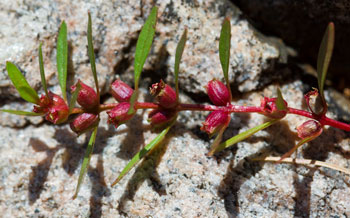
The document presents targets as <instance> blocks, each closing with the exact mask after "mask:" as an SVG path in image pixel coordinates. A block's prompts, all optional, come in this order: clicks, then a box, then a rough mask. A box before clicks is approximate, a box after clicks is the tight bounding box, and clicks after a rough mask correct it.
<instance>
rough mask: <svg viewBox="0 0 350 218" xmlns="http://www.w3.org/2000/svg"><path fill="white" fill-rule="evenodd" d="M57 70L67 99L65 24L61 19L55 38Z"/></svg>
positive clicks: (63, 93) (64, 96)
mask: <svg viewBox="0 0 350 218" xmlns="http://www.w3.org/2000/svg"><path fill="white" fill-rule="evenodd" d="M56 58H57V72H58V80H59V83H60V86H61V91H62V95H63V98H64V100H65V101H67V94H66V85H67V66H68V43H67V25H66V23H65V22H64V21H63V22H62V24H61V27H60V31H59V33H58V38H57V57H56Z"/></svg>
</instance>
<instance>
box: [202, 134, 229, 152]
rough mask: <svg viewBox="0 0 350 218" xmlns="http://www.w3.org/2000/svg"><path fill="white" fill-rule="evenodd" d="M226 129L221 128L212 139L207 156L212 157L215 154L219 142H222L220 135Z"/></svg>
mask: <svg viewBox="0 0 350 218" xmlns="http://www.w3.org/2000/svg"><path fill="white" fill-rule="evenodd" d="M225 130H226V128H222V129H220V131H219V133H218V135H217V136H216V138H215V139H214V142H213V144H212V145H211V146H210V147H211V148H210V151H209V152H208V154H207V155H208V156H212V155H214V153H215V152H216V150H217V149H218V147H219V145H220V142H221V140H222V135H223V134H224V132H225Z"/></svg>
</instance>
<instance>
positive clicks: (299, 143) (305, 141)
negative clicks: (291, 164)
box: [277, 134, 320, 163]
mask: <svg viewBox="0 0 350 218" xmlns="http://www.w3.org/2000/svg"><path fill="white" fill-rule="evenodd" d="M319 135H320V134H318V135H315V136H310V137H307V138H304V139H302V140H301V141H300V142H298V144H297V145H295V146H294V147H293V148H292V149H291V150H290V151H288V152H287V153H285V154H284V155H283V156H282V157H281V159H280V160H279V161H277V163H281V162H282V161H283V159H285V158H287V157H289V156H290V155H292V154H293V153H294V152H295V151H296V150H297V149H298V148H299V147H300V146H302V145H303V144H305V143H307V142H310V141H312V140H314V139H315V138H317V137H318V136H319Z"/></svg>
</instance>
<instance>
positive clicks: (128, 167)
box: [112, 120, 175, 186]
mask: <svg viewBox="0 0 350 218" xmlns="http://www.w3.org/2000/svg"><path fill="white" fill-rule="evenodd" d="M174 123H175V120H174V121H173V122H172V123H171V124H170V125H169V126H168V127H167V128H165V129H164V130H163V131H162V132H161V133H160V134H159V135H158V136H157V137H155V138H154V139H153V140H152V141H151V142H150V143H149V144H148V145H146V146H145V147H144V148H143V149H141V151H139V152H138V153H137V154H136V155H135V156H134V157H133V158H132V159H131V161H130V162H129V163H128V164H127V165H126V166H125V167H124V169H123V170H122V172H121V173H120V174H119V176H118V178H117V179H116V180H115V181H114V182H113V183H112V186H114V185H116V184H117V183H118V182H119V181H120V180H121V179H122V178H123V177H124V176H125V175H126V174H127V173H128V172H129V171H130V170H131V169H132V168H133V167H134V166H135V165H136V164H137V163H138V162H139V161H140V160H141V159H142V158H143V157H145V156H146V155H147V154H148V153H149V152H150V151H152V149H154V148H155V147H156V146H157V145H158V144H159V143H160V142H161V141H162V140H163V139H164V137H165V135H166V134H167V133H168V132H169V130H170V128H171V126H172V125H173V124H174Z"/></svg>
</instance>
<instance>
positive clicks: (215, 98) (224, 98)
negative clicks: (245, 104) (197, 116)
mask: <svg viewBox="0 0 350 218" xmlns="http://www.w3.org/2000/svg"><path fill="white" fill-rule="evenodd" d="M207 93H208V96H209V98H210V100H211V102H213V104H215V105H217V106H226V105H227V104H229V103H230V93H229V91H228V89H227V87H226V86H225V84H223V83H222V82H220V81H219V80H216V79H213V80H211V81H210V82H209V83H208V85H207Z"/></svg>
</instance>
